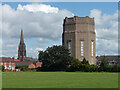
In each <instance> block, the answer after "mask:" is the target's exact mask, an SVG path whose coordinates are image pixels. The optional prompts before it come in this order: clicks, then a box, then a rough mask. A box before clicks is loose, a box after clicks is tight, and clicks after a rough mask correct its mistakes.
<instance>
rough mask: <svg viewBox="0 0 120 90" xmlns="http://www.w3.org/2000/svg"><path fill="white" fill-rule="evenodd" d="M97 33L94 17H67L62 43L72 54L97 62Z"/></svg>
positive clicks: (93, 62) (90, 61) (81, 58)
mask: <svg viewBox="0 0 120 90" xmlns="http://www.w3.org/2000/svg"><path fill="white" fill-rule="evenodd" d="M95 43H96V34H95V23H94V18H90V17H88V16H86V17H78V16H74V17H71V18H68V17H66V18H65V19H64V23H63V34H62V45H63V46H65V47H67V48H68V49H69V52H70V55H71V56H73V57H75V58H77V59H79V60H80V61H82V60H83V58H86V60H88V61H89V63H90V64H96V44H95Z"/></svg>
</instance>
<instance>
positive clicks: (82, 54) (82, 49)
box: [80, 40, 84, 56]
mask: <svg viewBox="0 0 120 90" xmlns="http://www.w3.org/2000/svg"><path fill="white" fill-rule="evenodd" d="M80 43H81V56H84V41H83V40H82V41H81V42H80Z"/></svg>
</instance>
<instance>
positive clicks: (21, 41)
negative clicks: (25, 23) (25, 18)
mask: <svg viewBox="0 0 120 90" xmlns="http://www.w3.org/2000/svg"><path fill="white" fill-rule="evenodd" d="M20 43H21V44H22V43H24V38H23V29H22V28H21V39H20Z"/></svg>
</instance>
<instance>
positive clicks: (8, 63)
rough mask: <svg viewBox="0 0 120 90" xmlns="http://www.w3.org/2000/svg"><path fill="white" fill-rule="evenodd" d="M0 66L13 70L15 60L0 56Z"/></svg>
mask: <svg viewBox="0 0 120 90" xmlns="http://www.w3.org/2000/svg"><path fill="white" fill-rule="evenodd" d="M0 61H1V62H0V66H4V68H5V69H7V70H11V71H15V67H16V65H15V62H14V60H13V59H12V58H10V57H0Z"/></svg>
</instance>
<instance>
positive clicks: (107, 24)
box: [90, 9, 118, 55]
mask: <svg viewBox="0 0 120 90" xmlns="http://www.w3.org/2000/svg"><path fill="white" fill-rule="evenodd" d="M90 16H91V17H95V28H96V37H97V42H96V47H97V55H104V54H118V11H116V12H115V13H114V14H112V15H109V14H103V15H102V11H100V10H98V9H93V10H91V11H90Z"/></svg>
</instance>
